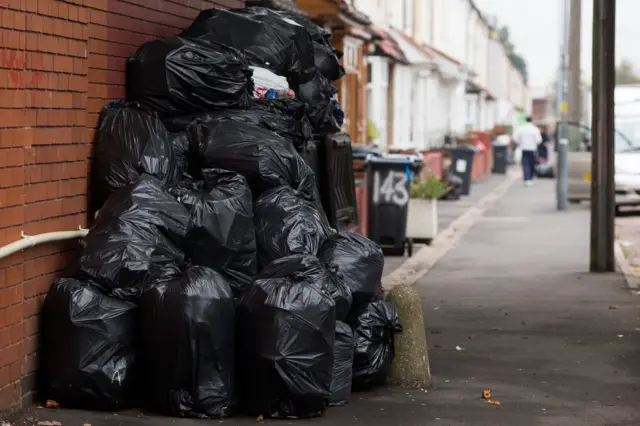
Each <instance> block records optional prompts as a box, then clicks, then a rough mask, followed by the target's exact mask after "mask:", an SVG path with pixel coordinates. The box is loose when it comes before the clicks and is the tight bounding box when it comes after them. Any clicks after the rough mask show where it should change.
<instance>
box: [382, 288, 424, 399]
mask: <svg viewBox="0 0 640 426" xmlns="http://www.w3.org/2000/svg"><path fill="white" fill-rule="evenodd" d="M386 299H387V301H389V302H391V303H393V304H394V305H395V307H396V309H397V310H398V315H399V317H400V323H401V324H402V329H403V331H402V333H400V334H396V337H395V357H394V358H393V362H392V364H391V371H390V372H389V377H388V379H387V381H388V383H389V384H392V385H397V386H402V387H406V388H425V387H426V386H428V385H429V382H430V381H431V370H430V368H429V355H428V354H427V338H426V334H425V331H424V319H423V316H422V300H421V299H420V294H418V291H417V290H416V288H415V286H414V285H407V284H398V285H395V286H393V287H392V288H391V289H390V290H389V291H388V292H387V295H386Z"/></svg>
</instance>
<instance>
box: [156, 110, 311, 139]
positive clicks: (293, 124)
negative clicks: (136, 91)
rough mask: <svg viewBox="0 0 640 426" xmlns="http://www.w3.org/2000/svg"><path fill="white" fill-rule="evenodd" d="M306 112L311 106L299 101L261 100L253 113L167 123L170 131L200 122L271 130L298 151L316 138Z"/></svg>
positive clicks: (206, 115) (225, 112) (220, 112)
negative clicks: (226, 121) (231, 122)
mask: <svg viewBox="0 0 640 426" xmlns="http://www.w3.org/2000/svg"><path fill="white" fill-rule="evenodd" d="M306 111H307V104H305V103H302V102H300V101H298V100H297V99H295V98H290V99H264V98H261V99H255V100H254V101H253V104H252V105H251V108H249V109H245V110H238V109H234V110H232V109H223V110H217V111H211V112H208V113H204V114H189V115H182V116H179V117H174V118H172V119H165V120H164V123H165V125H166V126H167V129H169V130H170V131H172V132H181V131H183V130H185V129H186V128H188V126H189V124H191V123H193V122H194V121H196V120H198V119H199V120H201V121H217V120H221V119H229V120H235V121H240V122H244V123H249V124H253V125H256V126H260V127H262V128H264V129H267V130H271V131H272V132H274V133H276V134H277V135H280V136H282V137H283V138H284V139H286V140H289V141H291V143H293V146H294V147H296V148H301V147H303V146H304V144H305V142H306V141H308V140H310V139H311V138H312V136H313V135H312V129H311V123H309V120H308V119H307V116H306Z"/></svg>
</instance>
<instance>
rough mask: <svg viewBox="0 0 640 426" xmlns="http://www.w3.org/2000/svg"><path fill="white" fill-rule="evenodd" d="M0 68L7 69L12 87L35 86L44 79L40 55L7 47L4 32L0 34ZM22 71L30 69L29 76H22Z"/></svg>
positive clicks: (42, 62) (23, 74)
mask: <svg viewBox="0 0 640 426" xmlns="http://www.w3.org/2000/svg"><path fill="white" fill-rule="evenodd" d="M0 68H2V69H6V70H8V77H9V81H10V82H11V85H12V86H13V87H19V88H26V89H29V88H36V87H38V83H40V82H41V81H42V80H44V73H43V72H42V71H38V69H43V68H44V60H43V56H42V55H38V54H31V53H27V52H24V51H19V50H14V49H9V48H7V44H6V42H5V39H4V34H0ZM24 71H30V74H31V75H30V78H26V79H25V78H24V77H23V76H25V75H26V74H25V73H24Z"/></svg>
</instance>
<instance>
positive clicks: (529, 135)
mask: <svg viewBox="0 0 640 426" xmlns="http://www.w3.org/2000/svg"><path fill="white" fill-rule="evenodd" d="M513 140H514V141H515V142H516V143H517V144H518V145H519V146H520V149H522V150H523V151H536V150H537V149H538V144H539V143H540V142H542V134H540V129H538V126H536V125H535V124H533V123H526V124H525V125H523V126H521V127H520V128H519V129H518V130H516V132H515V133H514V134H513Z"/></svg>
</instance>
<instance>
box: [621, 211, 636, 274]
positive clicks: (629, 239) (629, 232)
mask: <svg viewBox="0 0 640 426" xmlns="http://www.w3.org/2000/svg"><path fill="white" fill-rule="evenodd" d="M616 238H617V239H618V242H619V243H620V244H621V246H622V247H623V251H624V256H625V257H626V259H627V262H628V263H629V265H630V266H631V267H633V268H640V210H638V209H630V210H625V211H624V212H623V213H622V214H620V215H619V216H618V217H616Z"/></svg>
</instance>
